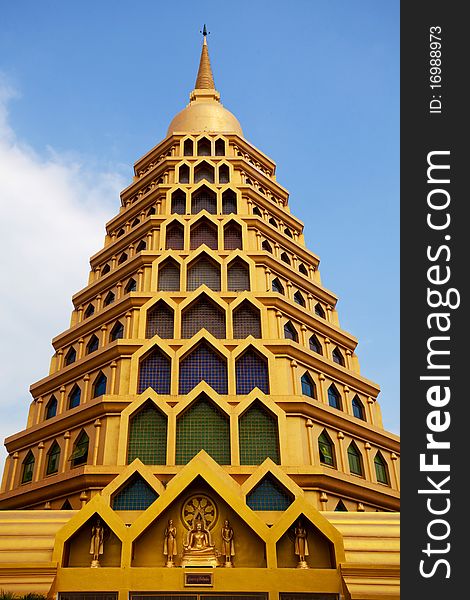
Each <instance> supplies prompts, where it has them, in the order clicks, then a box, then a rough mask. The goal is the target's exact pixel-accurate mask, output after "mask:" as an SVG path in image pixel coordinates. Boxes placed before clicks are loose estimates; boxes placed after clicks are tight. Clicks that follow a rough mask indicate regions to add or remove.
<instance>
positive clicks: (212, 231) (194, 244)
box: [190, 218, 219, 250]
mask: <svg viewBox="0 0 470 600" xmlns="http://www.w3.org/2000/svg"><path fill="white" fill-rule="evenodd" d="M190 238H191V244H190V248H191V250H195V249H196V248H199V246H202V244H206V246H207V247H208V248H212V250H217V248H218V247H219V240H218V228H217V225H215V223H211V222H210V221H208V220H207V219H204V218H203V219H200V220H199V221H198V222H197V223H195V224H194V225H192V226H191V231H190Z"/></svg>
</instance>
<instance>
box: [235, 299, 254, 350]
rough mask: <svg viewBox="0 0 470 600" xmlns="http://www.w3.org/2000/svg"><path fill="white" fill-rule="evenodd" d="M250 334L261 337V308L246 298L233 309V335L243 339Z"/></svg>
mask: <svg viewBox="0 0 470 600" xmlns="http://www.w3.org/2000/svg"><path fill="white" fill-rule="evenodd" d="M249 335H252V336H253V337H255V338H260V337H261V318H260V314H259V310H258V309H257V308H255V307H254V306H253V305H252V304H251V303H250V302H248V300H245V301H244V302H242V303H241V304H240V305H239V306H237V308H235V309H234V311H233V337H234V339H236V340H243V339H245V338H247V337H248V336H249Z"/></svg>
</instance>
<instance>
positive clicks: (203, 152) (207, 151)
mask: <svg viewBox="0 0 470 600" xmlns="http://www.w3.org/2000/svg"><path fill="white" fill-rule="evenodd" d="M197 154H198V156H211V154H212V149H211V143H210V140H208V139H207V138H202V139H200V140H199V141H198V143H197Z"/></svg>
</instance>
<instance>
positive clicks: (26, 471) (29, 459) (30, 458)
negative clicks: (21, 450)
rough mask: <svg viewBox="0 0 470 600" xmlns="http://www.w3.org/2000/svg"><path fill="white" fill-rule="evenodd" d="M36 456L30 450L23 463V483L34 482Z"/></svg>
mask: <svg viewBox="0 0 470 600" xmlns="http://www.w3.org/2000/svg"><path fill="white" fill-rule="evenodd" d="M34 463H35V459H34V454H33V453H32V452H31V450H28V454H27V455H26V457H25V459H24V461H23V471H22V473H21V483H29V482H30V481H32V480H33V472H34Z"/></svg>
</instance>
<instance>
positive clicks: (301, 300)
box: [294, 290, 305, 307]
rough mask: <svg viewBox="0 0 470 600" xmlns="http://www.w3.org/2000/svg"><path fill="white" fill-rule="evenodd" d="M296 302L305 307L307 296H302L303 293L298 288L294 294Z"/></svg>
mask: <svg viewBox="0 0 470 600" xmlns="http://www.w3.org/2000/svg"><path fill="white" fill-rule="evenodd" d="M294 302H295V303H296V304H299V305H300V306H304V307H305V298H304V297H303V296H302V294H301V293H300V292H299V291H298V290H297V291H296V292H295V294H294Z"/></svg>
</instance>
